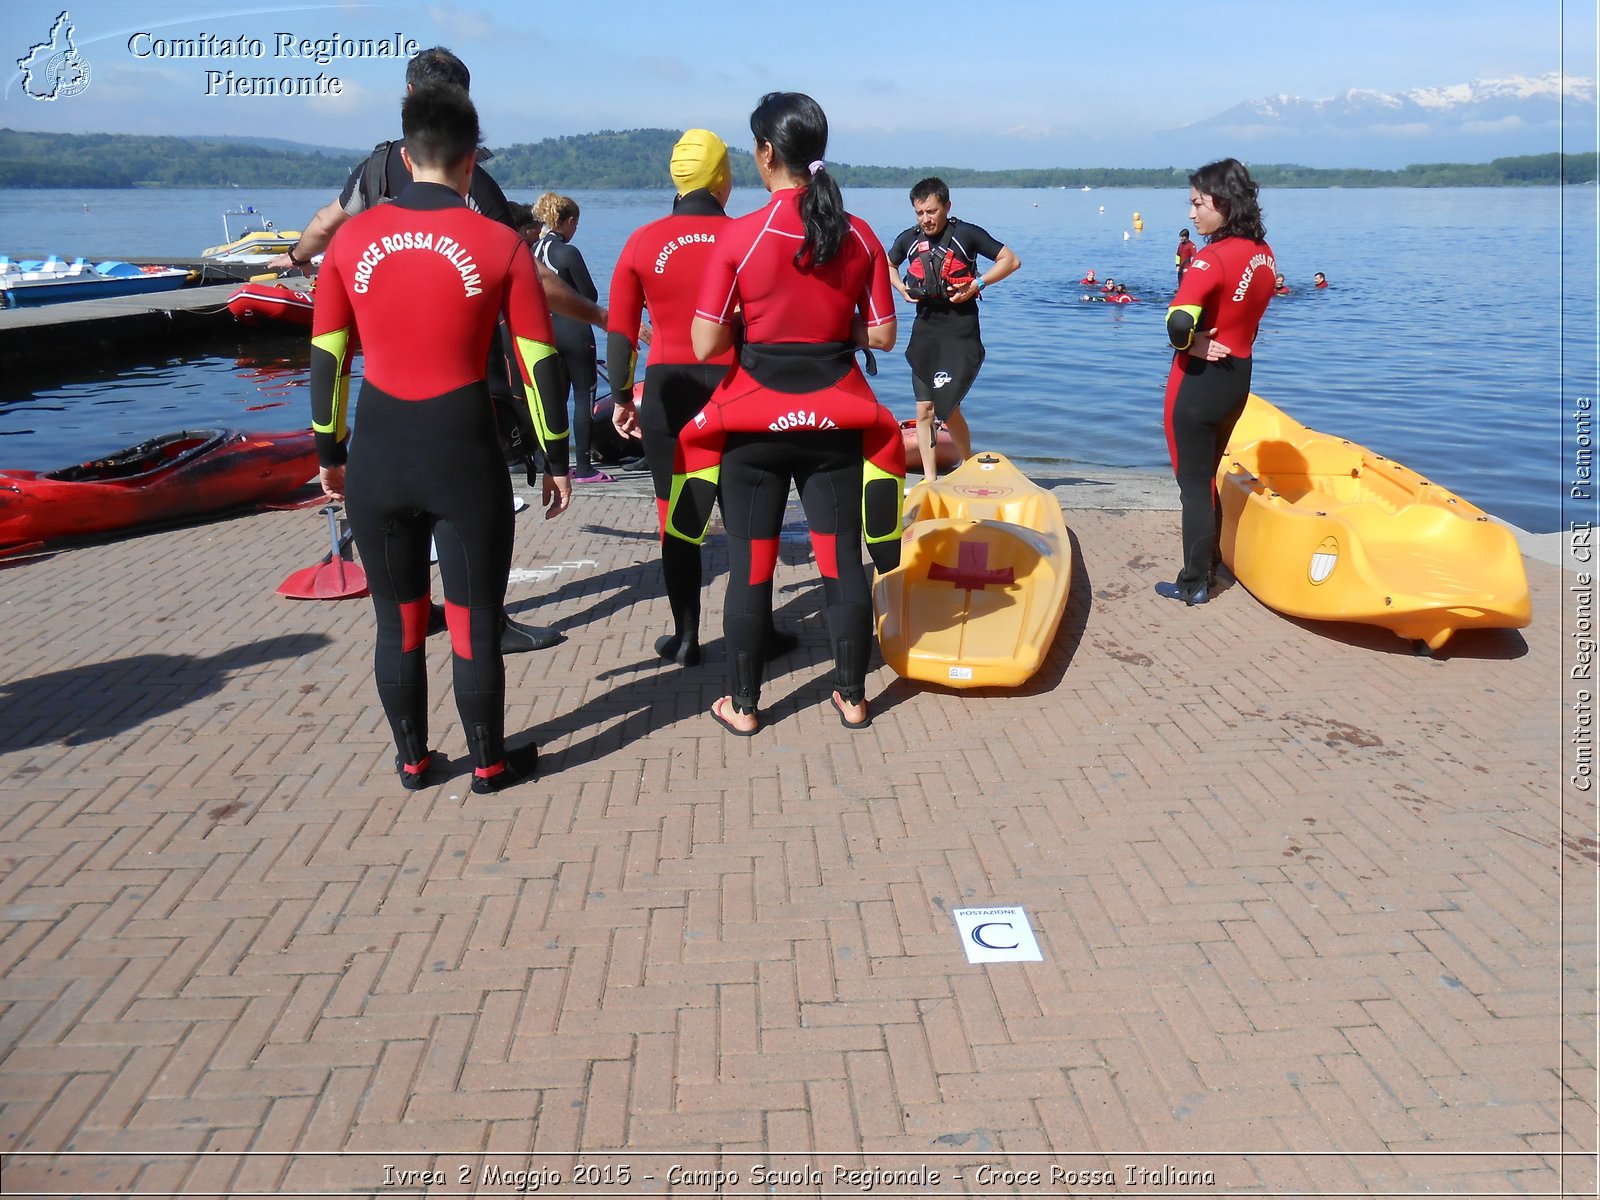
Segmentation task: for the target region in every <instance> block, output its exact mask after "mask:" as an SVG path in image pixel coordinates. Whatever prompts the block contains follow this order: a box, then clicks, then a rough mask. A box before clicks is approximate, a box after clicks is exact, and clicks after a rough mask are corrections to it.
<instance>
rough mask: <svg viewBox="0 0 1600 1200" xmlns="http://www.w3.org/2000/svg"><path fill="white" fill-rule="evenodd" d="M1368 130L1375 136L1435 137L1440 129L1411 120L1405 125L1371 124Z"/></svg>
mask: <svg viewBox="0 0 1600 1200" xmlns="http://www.w3.org/2000/svg"><path fill="white" fill-rule="evenodd" d="M1366 132H1367V133H1370V134H1372V135H1373V136H1374V137H1388V138H1420V137H1435V136H1437V135H1438V132H1439V131H1438V130H1437V129H1435V128H1434V127H1433V126H1432V125H1429V124H1427V123H1426V122H1424V121H1411V122H1408V123H1407V124H1404V125H1369V126H1367V129H1366Z"/></svg>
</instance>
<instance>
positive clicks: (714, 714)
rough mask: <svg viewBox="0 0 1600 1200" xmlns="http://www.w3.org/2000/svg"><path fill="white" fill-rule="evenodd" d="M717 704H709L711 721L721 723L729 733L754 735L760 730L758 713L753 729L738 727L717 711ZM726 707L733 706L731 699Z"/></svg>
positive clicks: (735, 735)
mask: <svg viewBox="0 0 1600 1200" xmlns="http://www.w3.org/2000/svg"><path fill="white" fill-rule="evenodd" d="M723 699H727V697H723ZM721 703H722V700H718V701H717V704H721ZM717 704H713V705H712V706H711V719H712V720H713V721H715V722H716V723H717V724H718V725H721V726H722V727H723V728H724V729H726V730H727V731H728V732H729V733H731V734H733V736H734V737H755V735H756V734H758V733H760V732H761V717H760V714H757V716H756V727H755V728H754V729H740V728H739V727H738V726H737V725H735V724H734V723H733V722H732V721H730V720H728V718H727V717H725V716H723V715H722V714H721V713H719V712H718V711H717ZM728 707H730V708H732V707H733V701H732V700H728Z"/></svg>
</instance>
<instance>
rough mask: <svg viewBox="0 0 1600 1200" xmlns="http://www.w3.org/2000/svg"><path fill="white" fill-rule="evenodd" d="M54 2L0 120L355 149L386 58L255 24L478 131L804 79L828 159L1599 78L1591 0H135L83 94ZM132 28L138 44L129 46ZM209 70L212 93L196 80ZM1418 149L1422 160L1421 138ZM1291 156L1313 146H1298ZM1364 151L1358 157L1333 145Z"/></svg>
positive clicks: (1009, 151) (963, 152)
mask: <svg viewBox="0 0 1600 1200" xmlns="http://www.w3.org/2000/svg"><path fill="white" fill-rule="evenodd" d="M62 6H63V0H50V2H49V3H38V2H37V0H6V3H5V4H4V5H3V6H0V43H3V45H0V49H4V50H5V52H6V53H5V55H4V58H3V59H0V64H3V65H4V68H5V73H6V79H7V85H6V92H5V97H4V100H3V101H0V124H4V125H6V126H9V127H11V128H15V129H30V130H54V131H60V132H76V133H82V132H137V133H169V134H199V133H237V134H259V135H267V136H276V137H283V138H287V139H290V140H294V141H302V142H308V143H313V144H321V145H332V146H348V147H367V146H370V144H371V143H372V142H373V141H375V140H377V139H378V138H380V137H383V136H388V135H390V133H391V132H392V130H393V128H394V126H395V125H396V124H397V119H396V118H397V112H396V107H397V105H396V102H397V100H398V97H399V95H400V91H401V87H402V79H403V64H402V63H400V62H397V61H396V60H393V59H371V60H361V59H354V60H350V59H347V60H340V61H337V62H334V63H331V64H328V65H326V66H322V67H318V66H317V65H315V64H312V63H308V62H306V61H304V60H298V61H297V60H294V59H286V58H280V57H274V56H273V53H272V50H273V44H274V35H275V34H276V33H279V32H285V33H289V34H292V35H293V36H294V37H295V38H327V37H332V36H334V35H335V34H337V35H343V36H349V37H356V38H372V37H380V36H384V35H389V36H393V35H395V34H399V35H401V36H403V37H407V38H413V39H415V40H416V41H417V42H418V43H419V44H421V45H423V46H428V45H435V44H443V45H447V46H449V47H451V48H452V49H453V50H455V51H456V52H457V53H458V54H459V55H461V57H462V58H463V59H464V60H465V61H466V62H467V63H468V65H469V66H470V68H471V69H472V73H473V89H472V90H473V96H474V98H475V99H476V100H477V101H478V104H479V108H480V111H481V114H482V120H483V125H484V130H485V135H486V140H487V141H488V142H489V144H491V145H504V144H507V143H510V142H516V141H534V140H537V139H539V138H543V137H550V136H556V135H560V134H570V133H584V132H590V131H593V130H597V129H605V128H611V129H627V128H636V127H639V126H666V127H672V128H682V127H685V126H689V125H706V126H709V127H711V128H713V129H716V130H718V131H719V132H721V133H722V134H723V135H724V136H725V137H727V138H728V139H729V140H730V141H735V140H737V141H738V142H739V143H740V144H742V143H743V141H744V140H745V130H746V125H745V121H746V117H747V114H748V112H749V110H750V108H751V106H752V104H753V102H754V101H755V100H756V98H757V97H758V96H759V95H760V94H761V93H762V92H764V91H768V90H773V89H794V90H801V91H807V92H810V93H811V94H812V95H814V96H815V97H816V98H817V99H818V100H819V101H821V102H822V104H823V107H824V108H825V109H826V110H827V112H828V114H829V118H830V122H831V124H832V129H833V144H832V146H831V147H830V157H832V158H834V159H835V160H836V161H841V162H858V163H861V162H870V163H881V164H897V165H908V164H925V163H939V164H952V165H970V166H978V167H1025V166H1055V165H1113V166H1114V165H1160V164H1157V163H1146V162H1139V161H1135V160H1136V159H1137V158H1138V156H1139V153H1140V152H1139V151H1138V150H1137V149H1136V148H1135V147H1136V146H1137V145H1138V142H1139V139H1141V138H1144V137H1145V136H1147V135H1150V134H1154V133H1158V132H1160V131H1165V130H1171V129H1175V128H1178V127H1181V126H1185V125H1188V124H1191V123H1193V122H1195V121H1200V120H1203V119H1205V118H1207V117H1209V116H1212V115H1214V114H1216V113H1219V112H1222V111H1223V110H1225V109H1227V108H1229V107H1231V106H1233V105H1235V104H1238V103H1240V102H1241V101H1245V100H1249V99H1252V98H1255V97H1259V96H1267V95H1274V94H1277V93H1290V94H1295V95H1299V96H1303V97H1307V98H1316V97H1323V96H1331V95H1334V94H1336V93H1339V92H1342V91H1344V90H1345V89H1348V88H1363V89H1372V90H1377V91H1386V92H1397V91H1404V90H1406V89H1410V88H1416V87H1435V86H1443V85H1450V84H1458V83H1465V82H1467V81H1468V80H1472V79H1495V78H1504V77H1506V76H1528V77H1532V76H1538V75H1543V74H1546V73H1548V72H1551V71H1555V70H1558V69H1560V68H1561V66H1562V63H1563V47H1565V55H1566V68H1567V71H1568V73H1569V74H1571V75H1576V76H1585V77H1588V78H1593V77H1594V76H1595V74H1596V70H1595V46H1596V5H1595V4H1594V2H1593V0H1527V3H1525V4H1521V5H1517V4H1509V3H1506V0H1492V2H1491V0H1453V2H1445V0H1399V2H1397V0H1341V2H1340V3H1338V4H1330V5H1322V4H1307V3H1301V2H1297V0H1275V2H1272V3H1264V2H1263V3H1257V2H1254V0H1251V2H1246V3H1233V4H1227V3H1219V4H1212V5H1210V6H1197V5H1193V4H1180V3H1176V2H1171V0H1142V2H1141V3H1138V4H1132V5H1122V4H1113V3H1107V2H1104V0H1101V2H1097V3H1081V2H1072V0H1036V2H1026V3H1025V2H1019V0H987V2H985V3H978V4H969V5H965V6H952V5H943V6H939V7H938V8H937V9H935V8H933V7H930V6H927V5H922V4H916V5H912V4H896V3H886V4H877V5H872V4H862V3H849V2H841V0H809V2H807V3H802V4H794V3H779V4H774V3H767V2H763V0H743V2H729V0H691V2H690V3H675V2H667V0H657V2H655V3H642V2H639V0H590V2H588V3H577V4H566V5H562V4H555V5H550V4H545V5H533V4H527V3H518V4H514V5H513V4H499V3H484V2H481V0H452V2H448V3H438V4H405V3H394V4H321V5H316V4H301V5H295V4H283V5H274V4H270V3H257V4H251V3H242V4H229V3H205V2H199V3H195V2H186V3H175V2H167V3H141V2H140V0H133V2H132V3H130V2H128V0H118V2H116V3H109V2H106V0H76V2H69V3H68V4H67V7H66V11H67V12H68V13H69V20H70V22H71V24H72V25H73V27H74V30H75V42H76V45H77V47H78V51H79V53H80V55H81V56H82V59H83V61H84V62H85V63H86V64H87V65H88V67H89V70H90V76H89V82H88V85H87V86H86V87H85V88H84V89H83V90H82V91H81V92H80V93H79V94H76V95H71V96H60V97H58V98H57V99H55V100H51V101H41V100H36V99H33V98H31V97H29V96H28V95H26V94H25V93H24V91H23V89H22V88H21V86H20V80H21V73H20V72H19V71H17V70H16V69H15V61H16V59H17V58H18V57H20V56H21V55H23V54H25V53H26V52H27V50H28V47H29V46H30V45H31V44H33V43H35V42H38V41H41V40H43V39H44V38H46V37H47V35H48V33H49V30H50V27H51V24H52V23H53V22H54V21H55V19H56V17H57V14H58V13H60V12H61V11H62ZM141 32H142V33H146V34H149V35H150V38H164V39H185V38H187V39H193V38H196V37H199V36H201V35H206V34H209V35H211V36H213V37H215V38H219V39H220V38H236V37H239V36H241V35H244V36H252V37H257V38H260V39H262V41H263V43H265V50H266V53H265V55H264V56H263V57H260V58H254V57H235V58H220V57H209V58H204V59H195V58H174V57H166V58H159V57H156V56H153V55H149V56H146V57H143V58H140V57H136V56H135V54H134V53H132V52H131V51H130V49H129V45H128V39H129V37H130V36H131V35H133V34H135V33H141ZM150 38H147V39H145V40H144V42H142V43H140V44H141V45H144V44H146V43H148V42H149V40H150ZM227 70H232V71H233V72H234V74H235V76H236V77H237V76H262V75H272V76H278V75H284V74H294V75H301V74H310V75H315V74H316V73H317V72H318V71H321V72H323V73H324V74H326V75H334V76H337V77H338V78H339V79H340V81H341V85H342V88H343V92H342V94H341V95H338V96H331V95H324V96H318V97H297V98H283V97H274V98H267V97H262V96H240V95H232V96H229V95H216V94H212V95H207V85H208V82H210V80H209V78H208V76H207V72H208V71H219V72H220V71H227ZM213 90H214V91H215V90H216V87H215V85H213ZM1420 157H1422V158H1426V157H1427V156H1426V155H1425V154H1423V155H1421V156H1420ZM1304 161H1309V159H1306V160H1304ZM1350 165H1358V164H1350Z"/></svg>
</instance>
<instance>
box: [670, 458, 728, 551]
mask: <svg viewBox="0 0 1600 1200" xmlns="http://www.w3.org/2000/svg"><path fill="white" fill-rule="evenodd" d="M721 480H722V463H721V460H720V459H719V460H718V461H717V462H715V463H712V464H711V466H709V467H702V468H701V469H700V470H698V471H684V472H682V473H674V474H673V476H672V491H671V493H670V494H669V495H668V496H667V520H666V528H667V533H668V534H669V535H670V536H672V537H675V538H678V539H679V540H680V541H685V542H690V543H693V544H694V545H696V546H698V545H700V544H701V543H702V542H704V541H705V540H706V532H707V531H708V530H709V529H710V528H711V513H712V509H713V506H714V504H715V501H716V497H717V487H718V485H719V484H720V483H721ZM697 485H699V486H697ZM686 490H689V491H690V496H689V499H691V500H693V501H696V504H695V505H694V506H693V507H692V508H689V509H685V508H684V507H682V505H681V502H682V501H683V499H684V492H685V491H686ZM686 522H694V523H697V524H689V523H686Z"/></svg>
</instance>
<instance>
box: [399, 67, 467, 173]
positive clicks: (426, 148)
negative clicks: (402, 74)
mask: <svg viewBox="0 0 1600 1200" xmlns="http://www.w3.org/2000/svg"><path fill="white" fill-rule="evenodd" d="M400 128H401V130H402V131H403V132H404V133H405V137H406V152H407V153H408V154H410V155H411V161H412V162H413V163H415V164H416V165H417V166H419V167H447V166H450V165H451V164H452V163H458V162H460V161H461V160H462V159H463V158H465V157H466V156H467V155H469V154H471V153H473V151H475V150H476V149H477V148H478V110H477V109H476V108H474V107H473V106H472V98H471V97H470V96H468V95H467V93H466V92H465V91H463V90H462V89H461V88H458V87H455V86H454V85H452V84H448V83H433V84H424V85H423V86H422V87H419V88H417V89H416V90H415V91H413V92H411V93H410V94H409V95H408V96H407V97H406V98H405V99H404V100H402V101H401V102H400Z"/></svg>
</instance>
